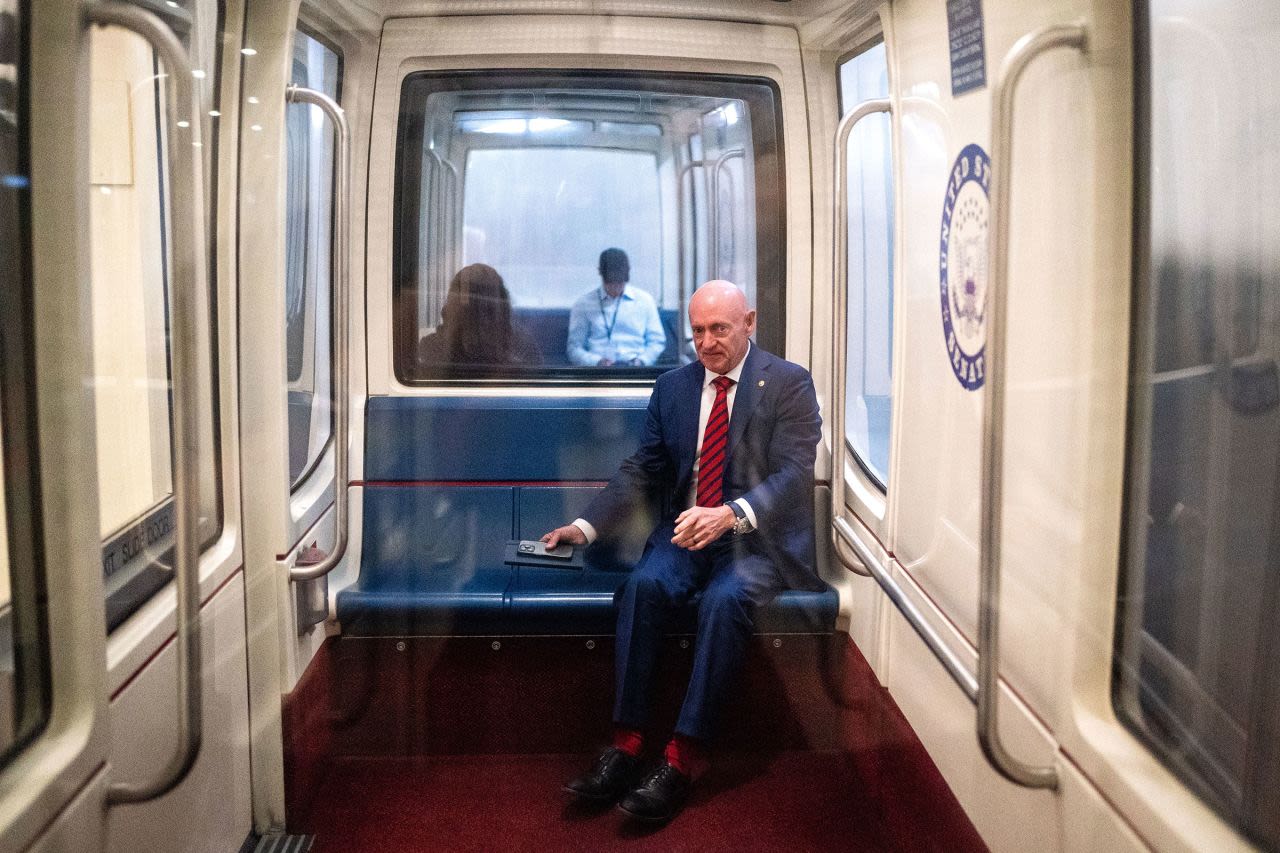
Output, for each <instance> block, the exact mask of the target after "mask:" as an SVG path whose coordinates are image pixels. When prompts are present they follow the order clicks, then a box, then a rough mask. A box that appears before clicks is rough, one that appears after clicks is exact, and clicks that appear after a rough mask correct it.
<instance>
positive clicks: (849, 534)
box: [834, 518, 978, 702]
mask: <svg viewBox="0 0 1280 853" xmlns="http://www.w3.org/2000/svg"><path fill="white" fill-rule="evenodd" d="M834 529H835V530H836V531H837V536H836V537H835V540H834V541H835V550H836V557H837V558H838V559H839V560H840V562H841V563H842V564H843V565H844V566H845V567H846V568H848V569H850V570H851V571H857V570H856V569H854V568H853V567H852V566H851V565H850V561H849V560H848V559H847V558H846V557H845V556H844V554H843V553H841V550H840V549H841V547H842V545H844V544H846V543H847V544H848V546H849V547H850V548H852V549H853V551H854V554H855V555H856V557H857V559H858V560H859V561H860V562H861V563H862V565H863V566H865V567H866V569H867V571H866V574H867V575H869V576H870V577H873V578H875V579H876V583H878V584H880V588H881V589H883V590H884V592H885V595H887V596H889V600H890V601H892V602H893V604H894V606H895V607H897V608H898V612H899V613H901V614H902V615H903V616H904V617H906V620H907V622H908V623H910V625H911V627H912V628H913V629H915V632H916V634H917V635H919V637H920V639H922V640H924V644H925V645H926V646H928V647H929V651H931V652H933V654H934V657H936V658H937V659H938V661H939V662H940V663H941V664H942V666H943V668H945V669H946V671H947V674H948V675H950V676H951V678H952V679H953V680H954V681H955V683H956V684H957V685H958V686H959V687H960V689H961V690H963V691H964V695H965V696H968V697H969V701H970V702H976V701H977V699H978V680H977V678H976V677H975V676H974V674H973V673H972V672H971V671H970V670H969V667H967V666H965V663H964V661H962V660H960V657H959V656H958V655H957V654H956V653H955V652H953V651H952V650H951V648H950V647H949V646H948V645H947V644H946V642H945V641H944V640H943V639H942V637H941V636H940V635H939V634H938V632H937V631H935V630H934V629H933V626H932V625H930V624H929V622H928V621H927V620H926V619H925V617H924V616H923V615H922V614H921V613H920V610H919V609H918V608H917V607H916V606H915V604H913V603H912V602H911V599H909V598H907V595H906V593H905V592H903V590H902V587H901V585H899V583H898V582H897V581H896V580H894V579H893V576H892V575H890V574H889V571H888V570H887V569H886V568H885V567H884V566H882V565H880V562H879V561H878V560H876V558H875V556H874V555H873V554H872V553H871V550H870V549H869V548H867V546H866V545H864V544H863V543H862V540H860V539H858V537H857V536H855V535H854V533H853V528H852V527H850V526H849V522H847V521H845V520H844V519H843V518H837V519H835V524H834ZM859 574H862V572H859Z"/></svg>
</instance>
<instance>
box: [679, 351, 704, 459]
mask: <svg viewBox="0 0 1280 853" xmlns="http://www.w3.org/2000/svg"><path fill="white" fill-rule="evenodd" d="M686 371H687V372H686V375H685V388H684V391H683V393H681V395H680V453H681V455H682V456H683V457H684V458H683V460H682V465H681V468H680V470H681V473H688V472H690V471H692V470H693V462H694V459H695V458H696V456H697V453H698V415H699V414H700V412H699V410H700V409H701V407H702V383H703V380H704V379H706V376H707V373H706V368H704V367H703V366H702V364H701V363H700V362H696V361H695V362H694V363H693V364H691V365H689V367H688V368H686Z"/></svg>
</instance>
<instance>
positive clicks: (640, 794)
mask: <svg viewBox="0 0 1280 853" xmlns="http://www.w3.org/2000/svg"><path fill="white" fill-rule="evenodd" d="M692 787H693V780H692V779H690V778H689V777H688V776H686V775H684V774H683V773H681V772H680V771H679V770H677V769H675V768H674V767H672V766H671V765H670V764H667V763H666V762H663V763H662V765H661V766H660V767H658V769H657V770H655V771H653V772H652V773H650V774H649V775H648V776H646V777H645V779H644V781H643V782H641V783H640V785H639V787H637V788H636V789H635V790H634V791H632V792H631V793H630V794H627V795H626V796H625V797H623V798H622V802H621V803H619V804H618V808H620V809H622V810H623V811H624V812H626V813H627V814H629V815H631V816H632V817H634V818H637V819H639V820H648V821H654V822H661V823H665V822H666V821H669V820H671V819H672V818H673V817H675V816H676V815H677V814H679V812H680V809H681V808H682V807H683V806H684V801H685V800H687V799H688V798H689V789H690V788H692Z"/></svg>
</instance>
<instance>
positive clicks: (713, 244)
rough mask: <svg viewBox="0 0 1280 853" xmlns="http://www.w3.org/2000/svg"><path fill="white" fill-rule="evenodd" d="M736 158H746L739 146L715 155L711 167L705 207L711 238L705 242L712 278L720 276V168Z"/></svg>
mask: <svg viewBox="0 0 1280 853" xmlns="http://www.w3.org/2000/svg"><path fill="white" fill-rule="evenodd" d="M738 158H742V159H743V160H746V159H747V154H746V152H745V151H743V150H742V149H741V148H733V149H731V150H729V151H726V152H724V153H723V154H721V155H720V156H719V157H717V158H716V162H715V165H713V166H712V167H711V198H710V199H708V202H709V204H708V208H707V210H708V212H709V213H710V214H711V215H710V216H709V217H708V219H709V220H710V224H711V238H710V239H709V240H708V241H707V243H708V249H709V250H710V252H711V277H712V278H720V170H721V169H722V168H723V167H724V164H725V163H728V162H729V161H730V160H736V159H738Z"/></svg>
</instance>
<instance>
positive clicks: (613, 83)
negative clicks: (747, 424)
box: [390, 67, 788, 388]
mask: <svg viewBox="0 0 1280 853" xmlns="http://www.w3.org/2000/svg"><path fill="white" fill-rule="evenodd" d="M419 81H421V82H419ZM547 84H554V85H557V86H561V87H569V86H572V87H575V88H582V89H604V90H607V89H612V88H616V87H618V86H631V87H635V86H638V85H643V86H645V87H646V89H647V90H648V91H653V92H660V93H680V94H686V95H695V96H703V97H715V98H734V99H737V100H741V101H743V102H744V103H746V105H747V109H748V111H749V114H750V116H751V122H752V141H753V149H754V153H755V162H754V164H753V168H754V172H755V176H756V183H755V187H756V193H755V195H756V235H755V239H756V281H757V282H776V283H777V285H778V286H776V287H773V288H764V287H761V286H759V284H758V285H757V288H756V303H757V304H756V311H757V314H758V316H760V317H763V318H765V322H758V324H757V334H756V338H757V343H758V345H759V346H762V347H764V348H765V349H767V350H769V351H771V352H784V351H785V345H786V320H787V317H786V292H787V287H786V275H787V228H788V221H787V209H786V203H787V194H786V169H787V162H786V154H785V124H784V117H783V112H782V94H781V90H780V87H779V85H778V83H777V81H776V80H773V79H771V78H769V77H763V76H749V75H741V74H703V73H696V72H658V71H629V70H597V69H582V68H577V69H575V68H536V67H529V68H519V69H480V70H421V71H413V72H410V73H408V74H405V75H404V76H403V77H402V78H401V80H400V89H399V92H400V94H399V99H398V113H397V120H396V127H395V140H396V146H395V147H396V156H395V162H394V165H393V167H392V184H393V201H392V213H391V237H390V242H391V270H392V274H391V306H392V311H391V318H390V320H391V327H392V328H391V333H392V346H391V350H392V364H391V366H392V373H393V376H394V378H395V380H396V381H397V382H398V383H400V384H401V385H403V386H406V387H409V388H432V387H435V388H440V387H459V386H463V387H466V386H472V387H474V386H500V387H533V388H557V387H601V388H604V387H650V386H652V384H653V382H654V381H655V380H656V379H657V377H658V376H659V375H661V374H662V373H665V372H666V371H667V370H671V369H675V368H678V367H679V365H663V366H654V367H609V368H592V367H576V366H555V367H542V366H539V367H538V368H536V369H534V368H531V369H528V370H527V372H516V371H514V370H511V369H510V368H505V369H504V371H503V372H501V373H498V372H495V370H494V369H493V368H492V367H489V366H486V367H477V368H470V369H468V368H467V367H466V366H462V367H461V368H460V367H459V366H449V367H447V368H446V369H443V370H439V371H435V372H427V371H421V370H419V369H418V368H417V363H416V349H417V344H418V333H419V331H420V330H419V328H418V326H417V323H416V316H415V314H414V313H411V312H408V311H403V310H399V306H400V305H401V304H402V303H404V302H405V300H406V299H407V298H408V297H409V295H410V294H412V295H414V296H415V297H416V288H414V287H411V286H407V285H406V284H405V283H404V282H405V281H406V280H407V278H409V276H407V275H405V274H404V271H403V267H402V263H404V262H403V261H402V258H404V257H416V255H417V250H418V243H417V237H418V236H419V235H420V234H421V231H420V230H419V229H414V228H407V227H405V224H404V222H405V216H404V215H402V212H403V211H405V210H406V209H413V208H418V207H419V206H420V205H419V199H418V198H417V195H416V190H413V188H414V187H416V186H420V182H419V181H417V180H414V176H418V175H419V173H418V172H417V171H416V166H415V165H413V164H410V163H409V162H408V161H410V160H412V159H413V158H411V157H407V156H405V155H406V154H407V152H409V151H411V150H414V149H413V146H412V143H413V142H420V140H421V138H422V133H423V119H424V115H425V110H424V109H422V108H418V109H411V108H410V107H409V104H410V101H411V99H413V98H418V99H419V100H420V104H421V106H422V107H425V103H426V98H427V97H428V96H430V95H431V94H434V93H436V92H451V91H471V90H501V89H505V88H519V89H529V88H536V87H537V86H539V85H547ZM765 91H767V95H766V94H765ZM406 188H409V189H410V191H406ZM677 191H680V188H679V187H677ZM771 203H772V207H770V204H771ZM414 221H415V222H416V221H417V220H416V219H415V220H414ZM405 234H408V235H409V237H411V238H412V240H413V242H411V243H406V242H404V240H405ZM414 304H415V305H416V301H415V302H414ZM684 309H685V306H679V307H678V309H677V310H679V311H683V310H684ZM681 319H682V318H681ZM681 325H683V323H681Z"/></svg>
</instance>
